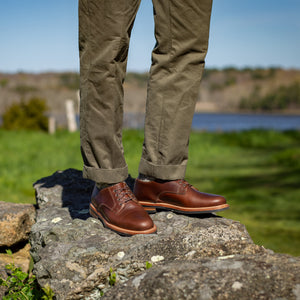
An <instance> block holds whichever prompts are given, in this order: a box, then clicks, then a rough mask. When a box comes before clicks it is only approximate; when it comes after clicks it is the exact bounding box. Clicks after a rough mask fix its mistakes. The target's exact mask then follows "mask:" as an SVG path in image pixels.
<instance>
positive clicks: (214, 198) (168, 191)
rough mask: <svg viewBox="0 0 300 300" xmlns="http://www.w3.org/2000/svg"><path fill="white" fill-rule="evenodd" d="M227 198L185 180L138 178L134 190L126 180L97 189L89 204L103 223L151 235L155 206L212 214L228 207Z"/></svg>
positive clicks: (122, 230) (124, 232) (130, 232)
mask: <svg viewBox="0 0 300 300" xmlns="http://www.w3.org/2000/svg"><path fill="white" fill-rule="evenodd" d="M228 207H229V205H228V204H226V200H225V198H224V197H222V196H219V195H213V194H206V193H201V192H199V191H198V190H197V189H196V188H195V187H193V186H192V185H190V184H189V183H187V182H186V181H185V180H182V179H180V180H172V181H159V180H157V181H142V180H138V179H137V180H136V182H135V186H134V193H132V192H131V190H130V188H129V187H128V186H127V184H126V183H124V182H121V183H118V184H115V185H113V186H110V187H107V188H104V189H102V190H100V191H99V190H98V189H97V188H96V187H95V189H94V192H93V195H92V201H91V204H90V214H91V215H92V216H93V217H95V218H98V219H100V220H101V221H102V223H103V224H104V226H106V227H108V228H110V229H112V230H113V231H116V232H118V233H119V234H122V235H134V234H149V233H154V232H156V226H155V224H154V223H153V221H152V219H151V218H150V216H149V215H148V214H147V212H148V213H151V212H152V213H154V212H156V209H157V208H158V209H163V210H171V211H175V212H179V213H184V214H199V213H212V212H216V211H220V210H224V209H226V208H228Z"/></svg>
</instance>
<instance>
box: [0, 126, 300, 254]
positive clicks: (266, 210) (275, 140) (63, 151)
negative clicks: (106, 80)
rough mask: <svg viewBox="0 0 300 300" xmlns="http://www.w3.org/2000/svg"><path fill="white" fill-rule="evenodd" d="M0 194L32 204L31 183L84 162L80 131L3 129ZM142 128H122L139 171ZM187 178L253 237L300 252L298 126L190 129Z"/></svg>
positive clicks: (131, 160) (131, 164)
mask: <svg viewBox="0 0 300 300" xmlns="http://www.w3.org/2000/svg"><path fill="white" fill-rule="evenodd" d="M0 141H1V142H0V153H1V156H0V200H1V201H10V202H17V203H35V199H34V190H33V188H32V184H33V183H34V182H35V181H36V180H38V179H40V178H42V177H44V176H49V175H51V174H52V173H54V172H55V171H57V170H64V169H67V168H76V169H81V168H82V160H81V156H80V149H79V133H78V132H77V133H68V132H64V131H61V132H58V133H56V134H55V135H52V136H50V135H48V134H45V133H41V132H28V131H4V130H0ZM142 142H143V133H142V131H137V130H125V131H124V148H125V156H126V159H127V163H128V166H129V171H130V173H131V175H132V176H133V177H135V176H137V169H138V163H139V158H140V155H141V151H142ZM186 179H187V180H188V181H189V182H190V183H192V184H194V185H195V186H196V187H197V188H199V189H200V190H201V191H204V192H211V193H217V194H218V193H219V194H221V195H224V196H226V198H227V200H228V202H229V204H230V206H231V207H230V209H229V210H227V211H225V212H222V213H220V215H222V216H224V217H226V218H231V219H235V220H238V221H240V222H242V223H243V224H245V225H246V227H247V229H248V231H249V233H250V235H251V237H252V238H253V240H254V242H255V243H257V244H259V245H263V246H264V247H266V248H270V249H272V250H274V251H276V252H282V253H289V254H292V255H300V132H299V131H289V132H284V133H282V132H275V131H260V130H253V131H245V132H240V133H207V132H197V133H196V132H193V133H192V134H191V139H190V159H189V165H188V168H187V173H186Z"/></svg>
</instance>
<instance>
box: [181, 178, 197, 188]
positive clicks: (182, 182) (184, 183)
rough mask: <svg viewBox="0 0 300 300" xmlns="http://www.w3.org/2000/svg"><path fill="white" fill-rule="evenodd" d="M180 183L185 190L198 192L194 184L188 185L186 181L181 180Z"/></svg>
mask: <svg viewBox="0 0 300 300" xmlns="http://www.w3.org/2000/svg"><path fill="white" fill-rule="evenodd" d="M178 183H179V184H180V185H182V186H183V187H184V188H185V189H187V188H192V189H195V190H196V188H195V187H194V186H193V185H192V184H190V183H188V182H187V181H186V180H184V179H179V180H178Z"/></svg>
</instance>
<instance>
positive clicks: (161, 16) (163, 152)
mask: <svg viewBox="0 0 300 300" xmlns="http://www.w3.org/2000/svg"><path fill="white" fill-rule="evenodd" d="M153 5H154V20H155V37H156V42H157V43H156V46H155V48H154V50H153V52H152V66H151V70H150V79H149V83H148V95H147V104H146V119H145V140H144V145H143V153H142V158H141V162H140V166H139V172H140V173H142V174H145V175H148V176H153V177H156V178H160V179H180V178H183V177H184V176H185V170H186V164H187V159H188V144H189V135H190V129H191V124H192V118H193V114H194V110H195V104H196V99H197V95H198V92H199V84H200V80H201V76H202V72H203V69H204V60H205V56H206V53H207V47H208V37H209V25H210V15H211V6H212V0H184V1H182V0H164V1H161V0H153Z"/></svg>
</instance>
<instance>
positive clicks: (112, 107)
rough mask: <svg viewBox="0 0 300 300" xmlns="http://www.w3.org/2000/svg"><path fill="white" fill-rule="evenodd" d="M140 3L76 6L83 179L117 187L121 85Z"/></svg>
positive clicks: (88, 1)
mask: <svg viewBox="0 0 300 300" xmlns="http://www.w3.org/2000/svg"><path fill="white" fill-rule="evenodd" d="M139 4H140V0H109V1H104V0H79V51H80V98H81V105H80V137H81V152H82V157H83V161H84V169H83V176H84V177H86V178H89V179H92V180H94V181H95V182H104V183H117V182H121V181H124V180H125V179H126V178H127V176H128V170H127V165H126V162H125V159H124V156H123V146H122V123H123V86H122V85H123V81H124V77H125V72H126V63H127V54H128V47H129V39H130V33H131V29H132V26H133V22H134V19H135V16H136V13H137V10H138V7H139Z"/></svg>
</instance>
